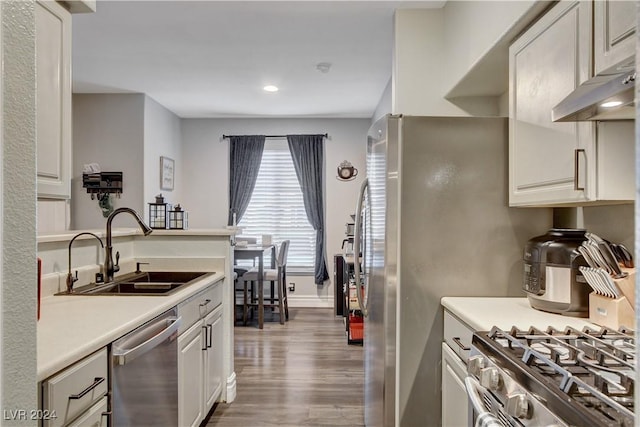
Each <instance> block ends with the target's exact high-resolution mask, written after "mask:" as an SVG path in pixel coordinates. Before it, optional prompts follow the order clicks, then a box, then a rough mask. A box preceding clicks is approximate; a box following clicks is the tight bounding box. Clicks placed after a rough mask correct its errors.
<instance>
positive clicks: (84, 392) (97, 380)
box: [69, 377, 104, 399]
mask: <svg viewBox="0 0 640 427" xmlns="http://www.w3.org/2000/svg"><path fill="white" fill-rule="evenodd" d="M103 382H104V377H95V378H94V379H93V384H91V385H90V386H89V387H87V388H85V389H84V390H82V391H81V392H80V393H78V394H72V395H71V396H69V399H82V398H83V397H84V396H86V395H87V393H89V392H90V391H91V390H93V389H94V388H96V387H98V386H99V385H100V384H102V383H103Z"/></svg>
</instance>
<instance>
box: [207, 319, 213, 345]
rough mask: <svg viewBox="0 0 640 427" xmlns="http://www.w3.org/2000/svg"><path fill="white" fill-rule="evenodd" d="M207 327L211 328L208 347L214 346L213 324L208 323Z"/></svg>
mask: <svg viewBox="0 0 640 427" xmlns="http://www.w3.org/2000/svg"><path fill="white" fill-rule="evenodd" d="M207 329H209V343H208V344H207V348H211V347H213V324H211V323H210V324H208V325H207Z"/></svg>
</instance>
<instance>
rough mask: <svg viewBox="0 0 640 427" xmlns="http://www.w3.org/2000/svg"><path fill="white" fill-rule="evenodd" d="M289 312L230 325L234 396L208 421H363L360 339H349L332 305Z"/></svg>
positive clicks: (266, 423) (280, 425)
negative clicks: (282, 320)
mask: <svg viewBox="0 0 640 427" xmlns="http://www.w3.org/2000/svg"><path fill="white" fill-rule="evenodd" d="M276 312H277V311H276ZM289 314H290V318H289V321H288V322H286V324H285V325H284V326H283V325H280V324H279V323H278V317H277V315H276V316H274V317H273V319H272V321H265V325H264V329H263V330H259V329H258V328H257V327H256V326H255V325H253V326H236V327H235V330H234V332H235V372H236V375H237V397H236V400H235V401H234V402H233V403H231V404H225V403H220V404H218V406H217V407H216V408H215V411H214V412H213V415H212V416H211V418H210V419H209V422H208V424H207V427H212V426H242V427H247V426H252V427H253V426H278V427H285V426H291V427H293V426H363V425H364V412H363V404H364V403H363V399H364V397H363V380H364V372H363V364H362V363H363V359H362V358H363V352H362V346H357V345H347V338H346V336H345V333H344V324H343V322H342V319H341V318H339V317H335V316H334V314H333V309H318V308H307V309H296V308H290V309H289ZM265 318H266V319H269V317H268V316H265Z"/></svg>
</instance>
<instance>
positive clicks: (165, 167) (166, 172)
mask: <svg viewBox="0 0 640 427" xmlns="http://www.w3.org/2000/svg"><path fill="white" fill-rule="evenodd" d="M174 176H175V162H174V160H173V159H172V158H169V157H166V156H160V188H161V189H162V190H173V184H174V182H173V181H174Z"/></svg>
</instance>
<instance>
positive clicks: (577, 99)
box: [551, 67, 636, 122]
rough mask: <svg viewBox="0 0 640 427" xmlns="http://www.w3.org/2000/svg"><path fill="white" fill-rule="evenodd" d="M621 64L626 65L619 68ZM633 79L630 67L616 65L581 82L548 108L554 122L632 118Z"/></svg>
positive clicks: (634, 77)
mask: <svg viewBox="0 0 640 427" xmlns="http://www.w3.org/2000/svg"><path fill="white" fill-rule="evenodd" d="M620 68H626V70H624V71H622V72H621V71H620ZM635 79H636V73H635V70H634V69H633V67H618V68H617V70H615V72H614V73H602V74H599V75H598V76H595V77H593V78H591V79H589V80H587V81H586V82H584V83H583V84H581V85H580V86H578V88H577V89H576V90H574V91H573V92H571V94H570V95H569V96H567V97H566V98H565V99H563V100H562V101H561V102H560V103H559V104H558V105H556V106H555V107H553V110H552V111H551V119H552V120H553V121H554V122H579V121H587V120H629V119H635V117H636V108H635V103H634V99H635Z"/></svg>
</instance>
